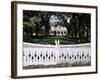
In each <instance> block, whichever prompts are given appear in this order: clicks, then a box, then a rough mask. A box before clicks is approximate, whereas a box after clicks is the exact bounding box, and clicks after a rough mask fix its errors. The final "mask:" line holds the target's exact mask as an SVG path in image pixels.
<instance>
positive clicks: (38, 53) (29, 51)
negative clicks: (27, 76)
mask: <svg viewBox="0 0 100 80" xmlns="http://www.w3.org/2000/svg"><path fill="white" fill-rule="evenodd" d="M90 62H91V45H90V43H87V44H75V45H58V46H57V45H40V44H31V43H23V67H25V66H30V65H38V66H39V65H44V66H47V65H57V64H65V63H67V64H69V66H70V65H79V64H80V63H81V65H82V64H83V65H85V64H90Z"/></svg>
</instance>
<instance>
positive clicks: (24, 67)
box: [23, 62, 91, 69]
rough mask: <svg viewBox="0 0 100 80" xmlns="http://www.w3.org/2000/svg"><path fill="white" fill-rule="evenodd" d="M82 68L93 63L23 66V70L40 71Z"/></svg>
mask: <svg viewBox="0 0 100 80" xmlns="http://www.w3.org/2000/svg"><path fill="white" fill-rule="evenodd" d="M80 66H91V63H90V62H89V63H85V64H83V63H81V62H79V63H73V64H71V63H68V62H67V63H59V64H56V65H28V66H23V69H38V68H61V67H80Z"/></svg>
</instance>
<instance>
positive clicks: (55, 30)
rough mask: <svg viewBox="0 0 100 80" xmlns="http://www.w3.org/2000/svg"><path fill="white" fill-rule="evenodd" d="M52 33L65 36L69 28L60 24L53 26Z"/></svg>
mask: <svg viewBox="0 0 100 80" xmlns="http://www.w3.org/2000/svg"><path fill="white" fill-rule="evenodd" d="M50 35H56V36H65V35H67V28H66V27H63V26H60V25H58V26H57V27H55V26H52V27H51V29H50Z"/></svg>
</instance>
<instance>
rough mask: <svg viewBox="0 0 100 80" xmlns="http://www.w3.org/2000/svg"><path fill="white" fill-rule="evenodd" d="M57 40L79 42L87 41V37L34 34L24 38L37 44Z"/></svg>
mask: <svg viewBox="0 0 100 80" xmlns="http://www.w3.org/2000/svg"><path fill="white" fill-rule="evenodd" d="M55 40H59V41H60V44H79V43H87V42H89V41H87V40H86V38H69V37H68V36H50V35H48V36H32V37H28V38H24V42H29V43H37V44H51V45H54V44H55Z"/></svg>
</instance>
